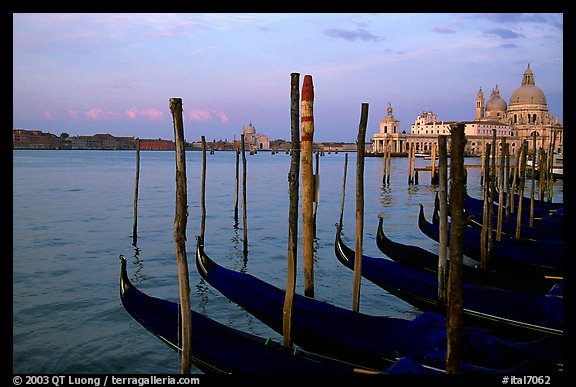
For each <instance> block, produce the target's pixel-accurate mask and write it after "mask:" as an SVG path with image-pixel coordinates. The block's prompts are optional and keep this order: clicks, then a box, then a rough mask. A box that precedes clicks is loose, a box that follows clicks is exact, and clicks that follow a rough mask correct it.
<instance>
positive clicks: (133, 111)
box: [124, 108, 138, 120]
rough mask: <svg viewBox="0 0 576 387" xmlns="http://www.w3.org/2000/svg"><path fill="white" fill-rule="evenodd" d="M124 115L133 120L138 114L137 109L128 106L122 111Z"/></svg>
mask: <svg viewBox="0 0 576 387" xmlns="http://www.w3.org/2000/svg"><path fill="white" fill-rule="evenodd" d="M124 115H125V116H126V117H128V118H129V119H131V120H135V119H136V116H137V115H138V109H136V108H130V109H128V110H126V111H125V112H124Z"/></svg>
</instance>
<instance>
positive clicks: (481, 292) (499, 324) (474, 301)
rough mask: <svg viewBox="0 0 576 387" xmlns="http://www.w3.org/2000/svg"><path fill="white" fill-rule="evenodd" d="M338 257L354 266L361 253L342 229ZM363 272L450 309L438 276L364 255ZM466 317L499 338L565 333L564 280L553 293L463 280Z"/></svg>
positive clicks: (419, 300)
mask: <svg viewBox="0 0 576 387" xmlns="http://www.w3.org/2000/svg"><path fill="white" fill-rule="evenodd" d="M335 253H336V257H337V258H338V260H339V261H340V262H341V263H342V264H343V265H344V266H346V267H348V268H349V269H351V270H354V260H355V252H354V251H353V250H351V249H350V248H349V247H348V246H346V245H345V244H344V242H343V241H342V238H341V230H340V226H338V230H337V232H336V242H335ZM362 276H363V277H364V278H366V279H368V280H369V281H371V282H373V283H374V284H375V285H378V286H380V287H381V288H382V289H384V290H386V291H388V292H389V293H391V294H393V295H395V296H397V297H398V298H400V299H402V300H404V301H405V302H407V303H409V304H411V305H413V306H415V307H417V308H419V309H421V310H423V311H436V312H442V313H444V312H445V307H444V305H442V304H441V303H440V302H439V301H438V276H436V275H434V274H433V273H430V272H427V271H425V270H422V269H419V268H414V267H410V266H406V265H402V264H400V263H397V262H394V261H392V260H389V259H384V258H374V257H370V256H366V255H362ZM462 291H463V314H464V321H465V323H467V324H469V325H474V326H481V327H485V328H487V329H489V330H490V332H492V334H493V335H494V336H498V337H503V338H507V339H514V340H529V339H530V338H537V337H542V336H545V335H555V336H557V337H558V338H560V337H562V336H563V334H564V328H563V327H564V302H563V283H559V284H556V285H554V286H553V287H552V288H551V289H550V291H549V292H548V293H547V294H542V293H541V292H529V291H515V290H509V289H497V288H487V287H482V286H477V285H473V284H469V283H463V284H462Z"/></svg>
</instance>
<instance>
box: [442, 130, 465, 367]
mask: <svg viewBox="0 0 576 387" xmlns="http://www.w3.org/2000/svg"><path fill="white" fill-rule="evenodd" d="M451 142H452V144H451V147H450V149H451V156H450V215H451V219H452V221H451V225H450V270H449V273H448V309H447V314H446V317H447V321H446V324H447V347H446V373H447V374H457V373H460V358H461V353H462V330H463V325H464V324H463V316H462V315H463V291H462V262H463V242H464V227H465V225H466V224H465V219H464V191H465V190H464V187H465V182H466V179H465V170H464V145H465V143H466V138H465V136H464V124H462V123H457V124H455V125H452V130H451Z"/></svg>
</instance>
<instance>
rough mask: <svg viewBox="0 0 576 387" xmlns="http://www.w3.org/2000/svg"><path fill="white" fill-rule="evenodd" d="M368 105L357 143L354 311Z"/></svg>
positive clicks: (355, 306) (357, 294) (357, 296)
mask: <svg viewBox="0 0 576 387" xmlns="http://www.w3.org/2000/svg"><path fill="white" fill-rule="evenodd" d="M367 123H368V104H367V103H362V111H361V116H360V125H359V126H358V140H357V141H356V147H357V150H358V151H357V156H356V255H355V257H354V288H353V289H352V310H353V311H355V312H358V311H359V310H360V280H361V278H362V236H363V234H364V151H365V142H366V125H367Z"/></svg>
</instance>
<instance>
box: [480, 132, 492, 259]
mask: <svg viewBox="0 0 576 387" xmlns="http://www.w3.org/2000/svg"><path fill="white" fill-rule="evenodd" d="M490 147H491V144H490V143H487V144H486V153H485V155H486V157H485V160H484V163H483V164H484V177H485V180H484V206H483V210H482V231H481V232H480V267H481V268H482V269H484V270H486V269H487V268H488V264H489V251H488V229H489V220H488V217H489V216H490V210H489V208H488V206H489V200H488V197H489V191H490Z"/></svg>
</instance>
